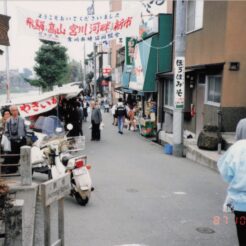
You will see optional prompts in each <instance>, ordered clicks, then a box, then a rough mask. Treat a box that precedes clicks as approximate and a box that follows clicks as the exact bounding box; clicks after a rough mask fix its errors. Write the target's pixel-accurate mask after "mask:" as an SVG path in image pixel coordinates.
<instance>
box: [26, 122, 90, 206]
mask: <svg viewBox="0 0 246 246" xmlns="http://www.w3.org/2000/svg"><path fill="white" fill-rule="evenodd" d="M67 128H68V130H69V131H71V130H72V129H73V125H72V124H68V125H67ZM59 131H60V129H56V132H59ZM66 140H67V139H66V136H64V137H63V138H60V139H54V140H50V141H48V142H46V143H45V144H44V145H43V146H42V145H41V146H42V147H38V146H35V145H34V146H33V147H32V149H31V160H32V163H33V168H36V169H34V171H38V169H37V168H38V165H41V166H40V168H43V169H44V171H45V173H48V176H49V178H53V179H55V178H58V177H60V176H61V175H63V174H64V173H66V172H69V173H70V174H71V196H73V197H74V198H75V199H76V201H77V202H78V203H79V204H80V205H81V206H85V205H86V204H87V203H88V201H89V199H90V195H91V191H92V190H93V188H92V181H91V177H90V173H89V169H90V166H89V165H87V164H86V161H87V157H86V156H85V155H78V156H73V155H71V154H70V153H71V152H75V151H73V150H72V151H69V150H67V151H65V150H63V147H64V146H63V144H64V142H65V145H66ZM42 165H43V166H42Z"/></svg>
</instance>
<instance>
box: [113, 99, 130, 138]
mask: <svg viewBox="0 0 246 246" xmlns="http://www.w3.org/2000/svg"><path fill="white" fill-rule="evenodd" d="M115 114H116V116H117V119H118V130H119V131H118V132H119V133H120V134H123V128H124V122H125V118H126V117H127V112H126V108H125V106H124V103H123V100H122V98H119V101H118V104H117V107H116V110H115Z"/></svg>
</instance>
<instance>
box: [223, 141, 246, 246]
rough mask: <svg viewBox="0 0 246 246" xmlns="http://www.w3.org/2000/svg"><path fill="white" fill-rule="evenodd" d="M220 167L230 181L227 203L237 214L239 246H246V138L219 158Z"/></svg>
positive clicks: (228, 181)
mask: <svg viewBox="0 0 246 246" xmlns="http://www.w3.org/2000/svg"><path fill="white" fill-rule="evenodd" d="M218 169H219V171H220V173H221V175H222V177H223V179H224V180H225V181H226V182H227V183H229V187H228V190H227V193H228V196H227V198H226V205H227V206H228V207H230V208H231V209H232V211H233V212H234V214H235V224H236V228H237V236H238V241H239V246H246V175H245V174H246V140H245V139H244V140H239V141H237V142H236V143H235V144H233V145H232V146H231V147H230V148H229V150H227V152H226V153H225V154H224V155H223V156H222V157H221V158H220V159H219V161H218Z"/></svg>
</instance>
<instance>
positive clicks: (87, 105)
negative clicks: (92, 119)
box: [83, 99, 90, 121]
mask: <svg viewBox="0 0 246 246" xmlns="http://www.w3.org/2000/svg"><path fill="white" fill-rule="evenodd" d="M89 106H90V105H89V103H88V102H87V101H86V99H84V100H83V118H84V121H87V117H88V108H89Z"/></svg>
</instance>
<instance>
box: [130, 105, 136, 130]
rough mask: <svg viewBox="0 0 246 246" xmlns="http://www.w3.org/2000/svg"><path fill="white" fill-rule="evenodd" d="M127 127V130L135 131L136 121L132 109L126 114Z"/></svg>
mask: <svg viewBox="0 0 246 246" xmlns="http://www.w3.org/2000/svg"><path fill="white" fill-rule="evenodd" d="M128 119H129V126H128V130H132V131H136V120H135V111H134V108H133V107H130V110H129V112H128Z"/></svg>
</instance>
